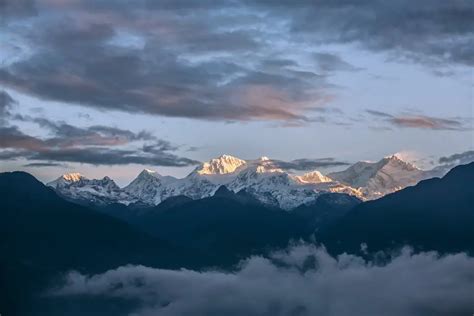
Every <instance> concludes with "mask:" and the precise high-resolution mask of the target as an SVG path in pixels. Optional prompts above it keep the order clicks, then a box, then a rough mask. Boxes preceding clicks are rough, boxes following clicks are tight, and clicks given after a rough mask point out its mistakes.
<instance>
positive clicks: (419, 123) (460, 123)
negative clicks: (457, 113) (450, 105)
mask: <svg viewBox="0 0 474 316" xmlns="http://www.w3.org/2000/svg"><path fill="white" fill-rule="evenodd" d="M366 112H367V113H368V114H370V115H371V116H373V117H377V118H380V119H381V120H382V122H386V123H388V124H390V125H392V126H394V127H399V128H418V129H428V130H457V131H466V130H470V129H471V128H470V127H469V126H468V125H466V122H465V120H464V119H462V118H441V117H433V116H428V115H422V114H400V115H393V114H390V113H386V112H381V111H375V110H366Z"/></svg>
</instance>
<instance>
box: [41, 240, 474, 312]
mask: <svg viewBox="0 0 474 316" xmlns="http://www.w3.org/2000/svg"><path fill="white" fill-rule="evenodd" d="M473 292H474V259H473V258H472V257H469V256H467V255H466V254H453V255H448V256H439V255H438V254H436V253H430V252H424V253H419V254H413V253H411V252H409V251H408V250H404V251H403V252H402V253H401V254H399V255H394V256H393V257H392V258H391V260H389V261H388V262H386V263H383V264H382V263H376V262H367V261H365V260H364V259H363V258H361V257H357V256H352V255H347V254H343V255H340V256H338V257H332V256H330V255H329V254H328V253H327V252H326V251H325V250H324V249H320V248H315V247H312V246H304V245H299V246H295V247H292V248H290V249H289V250H288V251H282V252H277V253H274V254H273V255H271V259H267V258H262V257H251V258H249V259H248V260H246V261H244V262H242V263H241V265H240V267H239V268H238V269H236V270H235V271H233V272H225V271H204V272H198V271H192V270H186V269H181V270H164V269H153V268H147V267H144V266H132V265H128V266H124V267H119V268H117V269H115V270H109V271H107V272H105V273H102V274H98V275H93V276H87V275H82V274H80V273H78V272H71V273H69V274H68V275H67V276H66V277H65V282H64V285H63V286H62V287H61V288H59V289H55V290H52V291H50V293H49V294H50V295H56V296H63V297H70V296H77V295H79V296H82V297H84V295H85V296H89V297H104V296H105V297H108V298H114V299H127V300H129V301H131V300H133V301H135V300H137V301H138V302H139V304H138V306H137V307H136V309H135V310H134V311H133V315H137V316H151V315H163V316H177V315H197V316H199V315H236V316H237V315H248V316H254V315H255V316H256V315H268V316H270V315H271V316H273V315H282V316H295V315H298V316H306V315H307V316H309V315H332V316H346V315H365V316H378V315H386V316H399V315H404V316H428V315H429V316H432V315H438V316H441V315H459V316H461V315H466V314H470V313H472V310H473V309H474V301H473V300H472V298H473V296H472V295H473V294H472V293H473ZM209 298H212V299H211V300H210V299H209Z"/></svg>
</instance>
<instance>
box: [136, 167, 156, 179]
mask: <svg viewBox="0 0 474 316" xmlns="http://www.w3.org/2000/svg"><path fill="white" fill-rule="evenodd" d="M149 176H152V177H155V178H159V177H160V174H159V173H158V172H157V171H155V170H151V169H143V170H142V171H141V172H140V173H139V174H138V176H137V178H138V177H141V178H144V177H149Z"/></svg>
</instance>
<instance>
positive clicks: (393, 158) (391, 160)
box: [380, 154, 420, 170]
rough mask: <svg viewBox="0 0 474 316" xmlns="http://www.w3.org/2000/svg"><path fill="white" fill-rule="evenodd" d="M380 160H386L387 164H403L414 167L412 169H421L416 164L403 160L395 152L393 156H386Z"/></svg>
mask: <svg viewBox="0 0 474 316" xmlns="http://www.w3.org/2000/svg"><path fill="white" fill-rule="evenodd" d="M380 162H385V165H386V164H390V163H391V164H396V165H399V166H402V167H404V168H406V169H412V170H420V169H419V168H418V167H416V166H415V165H414V164H412V163H410V162H408V161H405V160H403V159H402V158H401V157H400V155H398V154H393V155H391V156H386V157H385V158H383V159H382V160H381V161H380Z"/></svg>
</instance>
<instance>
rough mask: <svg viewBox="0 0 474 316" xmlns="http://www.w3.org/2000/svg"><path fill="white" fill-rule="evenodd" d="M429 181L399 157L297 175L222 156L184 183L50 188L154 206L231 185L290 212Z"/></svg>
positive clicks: (64, 183) (148, 178)
mask: <svg viewBox="0 0 474 316" xmlns="http://www.w3.org/2000/svg"><path fill="white" fill-rule="evenodd" d="M428 175H429V174H428V173H427V172H426V171H423V170H420V169H418V168H416V167H415V166H413V165H411V164H409V163H407V162H404V161H402V160H400V159H399V158H397V157H396V156H391V157H386V158H384V159H382V160H380V161H378V162H358V163H356V164H354V165H352V166H350V167H349V168H347V169H346V170H344V171H340V172H333V173H330V174H328V175H323V174H322V173H321V172H319V171H317V170H314V171H311V172H308V173H306V174H303V175H295V174H293V173H291V172H289V171H288V170H283V169H281V168H279V167H278V166H277V165H276V164H275V163H274V161H273V160H271V159H269V158H268V157H261V158H259V159H256V160H243V159H240V158H237V157H233V156H230V155H222V156H220V157H218V158H215V159H211V160H210V161H208V162H205V163H203V164H202V165H201V166H199V167H198V168H196V169H195V170H194V171H193V172H191V173H190V174H189V175H188V176H187V177H185V178H182V179H176V178H174V177H169V176H162V175H160V174H159V173H157V172H155V171H152V170H147V169H145V170H143V171H142V172H141V173H140V174H139V175H138V176H137V177H136V178H135V179H134V180H133V181H132V182H131V183H130V184H129V185H127V186H126V187H124V188H120V187H118V186H117V185H116V184H115V182H113V180H111V179H110V178H108V177H105V178H103V179H100V180H95V179H93V180H89V179H87V178H85V177H83V176H81V175H80V174H77V173H72V174H66V175H63V176H62V177H60V178H58V179H57V180H55V181H53V182H50V183H48V185H50V186H52V187H53V188H55V189H56V190H57V191H58V192H59V193H60V194H61V195H63V196H65V197H67V198H69V199H73V200H80V201H88V202H90V203H97V204H108V203H123V204H130V203H135V202H139V203H143V204H147V205H150V206H152V205H157V204H159V203H161V202H162V201H164V200H166V199H167V198H169V197H173V196H179V195H183V196H187V197H190V198H192V199H201V198H205V197H209V196H212V195H214V193H215V192H216V191H217V189H218V188H219V187H220V186H222V185H225V186H226V187H227V188H228V189H229V190H231V191H233V192H236V193H237V192H239V191H242V190H245V192H246V193H247V194H250V195H252V196H253V197H254V198H256V199H258V200H260V201H261V202H262V203H265V204H268V205H272V206H275V207H280V208H283V209H287V210H290V209H293V208H295V207H297V206H299V205H301V204H307V203H310V202H312V201H314V200H315V199H316V198H317V197H318V195H319V194H321V193H326V192H337V193H347V194H350V195H353V196H356V197H359V198H361V199H374V198H378V197H381V196H383V195H385V194H388V193H391V192H394V191H397V190H399V189H402V188H404V187H406V186H409V185H414V184H416V183H417V182H419V181H420V180H422V179H425V178H426V177H428Z"/></svg>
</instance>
